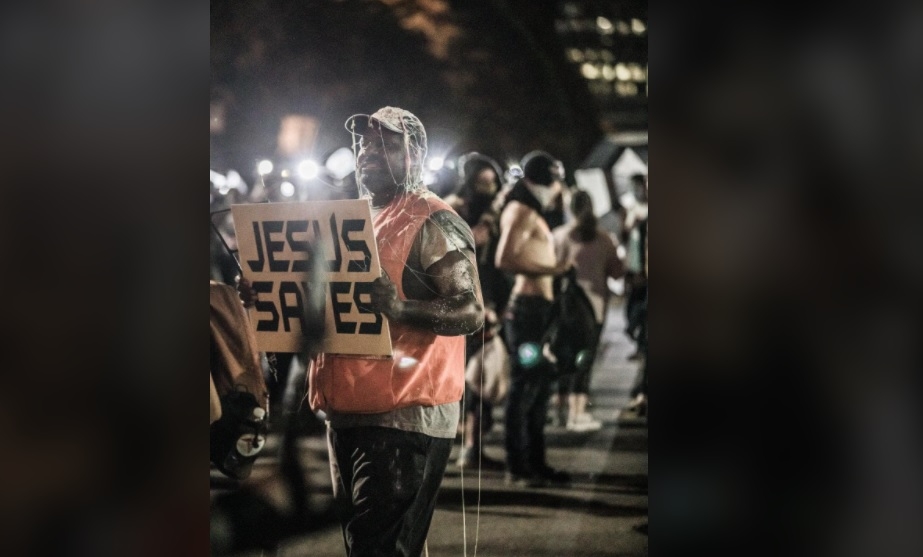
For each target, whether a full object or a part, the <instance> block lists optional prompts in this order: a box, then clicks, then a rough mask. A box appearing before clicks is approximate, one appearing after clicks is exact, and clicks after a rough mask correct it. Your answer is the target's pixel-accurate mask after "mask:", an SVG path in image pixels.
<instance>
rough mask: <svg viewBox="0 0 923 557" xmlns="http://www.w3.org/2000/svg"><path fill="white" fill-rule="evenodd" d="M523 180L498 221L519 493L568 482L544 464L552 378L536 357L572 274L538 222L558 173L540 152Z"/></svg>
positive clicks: (510, 470) (513, 469)
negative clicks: (557, 290)
mask: <svg viewBox="0 0 923 557" xmlns="http://www.w3.org/2000/svg"><path fill="white" fill-rule="evenodd" d="M522 169H523V174H524V176H523V177H522V178H521V179H520V180H518V181H517V182H516V183H515V185H514V186H513V188H512V189H511V190H510V191H509V192H508V194H507V195H506V198H505V204H504V207H503V210H502V212H501V214H500V240H499V242H498V245H497V254H496V258H495V261H496V265H497V267H498V268H500V269H501V270H504V271H508V272H511V273H514V274H515V279H514V283H513V289H512V292H511V294H510V301H509V303H508V305H507V308H506V311H505V312H504V316H503V320H504V334H505V340H506V343H507V347H508V348H509V352H510V359H511V364H512V369H511V384H510V391H509V394H508V397H507V407H506V443H505V444H506V459H507V482H508V483H510V484H512V485H516V486H519V487H537V486H542V485H546V484H547V483H549V482H551V483H566V482H568V481H569V476H568V475H567V474H566V473H564V472H561V471H558V470H554V469H553V468H551V467H549V466H548V464H547V463H546V461H545V418H546V414H547V412H548V399H549V395H550V391H551V383H552V378H553V375H554V368H553V364H552V363H551V362H550V361H549V360H548V359H547V358H545V357H544V356H543V355H542V349H541V342H542V338H543V336H544V335H545V332H546V330H547V328H548V325H549V318H550V313H551V309H552V305H553V304H552V301H553V285H552V283H553V281H554V277H555V276H557V275H560V274H562V273H564V272H565V271H567V270H568V269H569V268H570V267H571V263H570V261H561V262H558V261H557V259H556V258H555V252H554V240H553V237H552V235H551V230H550V229H549V227H548V224H547V222H545V220H544V219H543V218H542V212H543V211H545V210H546V209H547V208H548V207H550V205H551V204H552V202H553V201H554V198H555V197H556V196H558V195H560V193H561V188H562V180H563V179H564V168H563V165H562V164H561V163H560V161H558V160H556V159H555V158H554V157H552V156H551V155H549V154H548V153H546V152H543V151H533V152H531V153H529V154H528V155H526V156H525V157H524V158H523V160H522Z"/></svg>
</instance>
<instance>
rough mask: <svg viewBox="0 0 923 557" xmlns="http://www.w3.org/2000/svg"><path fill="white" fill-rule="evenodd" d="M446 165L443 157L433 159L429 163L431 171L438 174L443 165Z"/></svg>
mask: <svg viewBox="0 0 923 557" xmlns="http://www.w3.org/2000/svg"><path fill="white" fill-rule="evenodd" d="M444 164H445V159H443V158H442V157H432V158H430V159H429V162H428V163H427V165H428V166H429V169H430V170H432V171H433V172H436V171H437V170H439V169H440V168H442V165H444Z"/></svg>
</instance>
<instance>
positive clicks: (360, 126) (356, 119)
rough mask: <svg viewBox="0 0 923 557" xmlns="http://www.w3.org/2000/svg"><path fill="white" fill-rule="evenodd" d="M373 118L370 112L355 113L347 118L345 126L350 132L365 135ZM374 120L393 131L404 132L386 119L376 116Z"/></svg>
mask: <svg viewBox="0 0 923 557" xmlns="http://www.w3.org/2000/svg"><path fill="white" fill-rule="evenodd" d="M372 119H373V118H372V116H369V115H368V114H353V115H352V116H350V117H349V118H347V119H346V123H345V124H344V126H345V127H346V129H347V130H348V131H350V132H355V133H358V134H359V135H364V134H365V132H367V131H368V129H369V122H370V121H371V120H372ZM374 120H375V121H376V122H378V124H379V125H380V126H382V127H384V128H386V129H389V130H391V131H393V132H397V133H402V131H401V130H400V129H399V128H395V127H394V126H392V125H391V124H389V123H387V122H385V121H384V120H379V119H378V118H374Z"/></svg>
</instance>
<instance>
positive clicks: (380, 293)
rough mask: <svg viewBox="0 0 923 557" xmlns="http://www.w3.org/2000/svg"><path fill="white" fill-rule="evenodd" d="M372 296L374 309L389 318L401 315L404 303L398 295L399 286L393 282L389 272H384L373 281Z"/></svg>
mask: <svg viewBox="0 0 923 557" xmlns="http://www.w3.org/2000/svg"><path fill="white" fill-rule="evenodd" d="M371 298H372V300H371V302H372V303H371V308H372V310H374V311H376V312H378V313H382V314H384V315H385V316H386V317H387V318H388V319H397V318H399V317H400V313H401V309H402V307H403V303H402V302H401V300H400V299H398V297H397V286H395V285H394V283H393V282H391V278H390V277H388V275H387V274H383V275H382V276H380V277H378V278H377V279H375V281H374V282H373V283H372V294H371Z"/></svg>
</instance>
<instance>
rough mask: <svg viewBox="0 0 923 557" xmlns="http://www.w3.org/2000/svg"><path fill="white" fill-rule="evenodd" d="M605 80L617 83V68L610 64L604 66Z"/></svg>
mask: <svg viewBox="0 0 923 557" xmlns="http://www.w3.org/2000/svg"><path fill="white" fill-rule="evenodd" d="M602 72H603V79H605V80H607V81H615V68H613V67H612V65H610V64H605V65H604V66H603V70H602Z"/></svg>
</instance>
